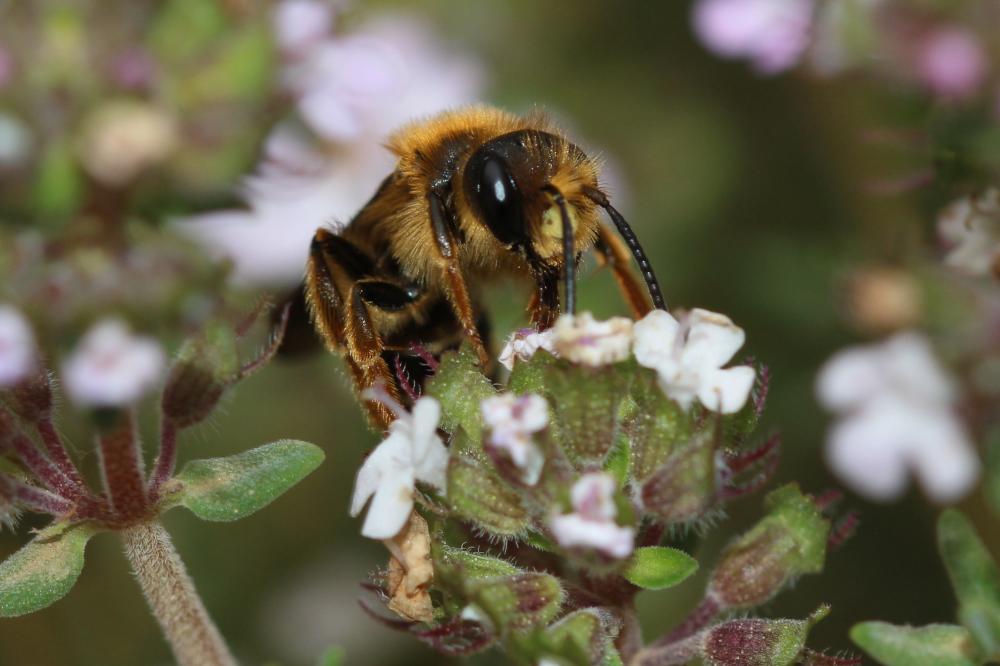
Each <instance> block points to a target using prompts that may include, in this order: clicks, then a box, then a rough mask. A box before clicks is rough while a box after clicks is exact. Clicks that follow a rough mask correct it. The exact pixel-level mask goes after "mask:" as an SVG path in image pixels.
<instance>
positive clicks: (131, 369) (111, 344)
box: [62, 319, 166, 407]
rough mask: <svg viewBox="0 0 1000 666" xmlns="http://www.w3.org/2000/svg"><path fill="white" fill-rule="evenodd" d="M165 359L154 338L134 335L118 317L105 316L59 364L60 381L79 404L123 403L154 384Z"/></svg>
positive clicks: (129, 402)
mask: <svg viewBox="0 0 1000 666" xmlns="http://www.w3.org/2000/svg"><path fill="white" fill-rule="evenodd" d="M165 362H166V357H165V355H164V353H163V349H162V348H161V347H160V344H159V343H158V342H157V341H156V340H154V339H153V338H149V337H143V336H136V335H133V334H132V332H131V331H130V330H129V328H128V326H127V325H126V324H125V322H123V321H121V320H119V319H105V320H103V321H100V322H98V323H97V324H95V325H94V326H93V327H92V328H91V329H90V330H89V331H88V332H87V334H86V335H85V336H84V337H83V339H82V340H81V341H80V343H79V345H78V346H77V348H76V349H75V350H74V351H73V353H72V354H71V355H70V356H69V358H67V359H66V361H65V362H64V363H63V364H62V378H63V385H64V386H65V388H66V395H68V396H69V398H70V400H72V401H73V402H75V403H76V404H78V405H80V406H82V407H125V406H128V405H131V404H133V403H135V402H136V401H137V400H139V399H140V398H141V397H142V396H143V395H144V394H145V393H146V392H147V391H149V390H150V389H151V388H153V386H154V385H155V384H156V383H157V382H158V381H159V379H160V376H161V374H162V373H163V368H164V365H165Z"/></svg>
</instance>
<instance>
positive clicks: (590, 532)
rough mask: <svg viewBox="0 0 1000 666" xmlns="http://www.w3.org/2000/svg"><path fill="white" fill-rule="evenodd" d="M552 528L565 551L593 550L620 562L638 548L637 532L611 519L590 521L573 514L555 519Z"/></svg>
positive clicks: (551, 523) (552, 521)
mask: <svg viewBox="0 0 1000 666" xmlns="http://www.w3.org/2000/svg"><path fill="white" fill-rule="evenodd" d="M550 527H551V528H552V535H553V536H554V537H555V539H556V542H558V543H559V545H560V546H562V547H563V548H592V549H594V550H598V551H600V552H602V553H604V554H605V555H608V556H610V557H615V558H619V559H621V558H625V557H628V556H629V555H630V554H631V553H632V549H633V547H634V546H635V530H634V529H632V528H631V527H621V526H620V525H618V524H617V523H615V522H614V521H610V520H609V521H595V520H587V519H586V518H584V517H582V516H580V515H579V514H575V513H570V514H565V515H560V516H555V517H553V518H552V520H551V522H550Z"/></svg>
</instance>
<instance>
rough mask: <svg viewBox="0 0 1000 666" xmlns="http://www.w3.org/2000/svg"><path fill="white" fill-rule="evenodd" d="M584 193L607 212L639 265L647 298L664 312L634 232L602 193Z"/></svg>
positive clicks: (592, 189) (588, 191) (662, 302)
mask: <svg viewBox="0 0 1000 666" xmlns="http://www.w3.org/2000/svg"><path fill="white" fill-rule="evenodd" d="M584 193H585V194H586V195H587V197H589V198H590V200H591V201H593V202H594V203H596V204H597V205H598V206H600V207H601V208H603V209H604V210H605V211H607V213H608V216H609V217H610V218H611V221H612V222H614V223H615V227H617V229H618V233H619V234H621V237H622V238H623V239H624V240H625V244H626V245H628V249H629V250H631V251H632V256H633V257H635V262H636V263H637V264H639V270H640V271H641V272H642V278H643V279H644V280H645V281H646V288H647V289H649V297H650V298H652V299H653V307H654V308H656V309H658V310H666V309H667V304H666V302H665V301H664V300H663V292H661V291H660V283H659V282H657V281H656V274H655V273H654V272H653V266H652V264H650V263H649V259H648V258H647V257H646V252H645V251H644V250H643V249H642V245H640V244H639V239H638V238H637V237H636V235H635V232H634V231H632V227H630V226H629V224H628V222H626V221H625V218H624V217H623V216H622V214H621V213H619V212H618V211H617V210H616V209H615V207H614V206H612V205H611V202H610V201H608V197H607V195H605V194H604V192H601V191H600V190H598V189H595V188H592V187H588V188H586V189H585V190H584Z"/></svg>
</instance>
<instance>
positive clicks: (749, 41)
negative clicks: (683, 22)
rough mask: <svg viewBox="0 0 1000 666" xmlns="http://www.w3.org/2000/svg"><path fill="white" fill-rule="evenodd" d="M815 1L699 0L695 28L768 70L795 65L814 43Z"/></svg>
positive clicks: (711, 42) (730, 53)
mask: <svg viewBox="0 0 1000 666" xmlns="http://www.w3.org/2000/svg"><path fill="white" fill-rule="evenodd" d="M814 5H815V2H814V0H698V2H697V4H696V5H695V7H694V15H693V22H694V29H695V32H696V33H697V34H698V37H699V38H700V39H701V41H702V42H703V43H704V44H705V46H707V47H708V48H709V49H710V50H711V51H714V52H715V53H716V54H718V55H720V56H723V57H725V58H745V59H747V60H749V61H750V62H751V63H753V65H754V67H755V68H756V70H757V71H758V72H761V73H762V74H776V73H778V72H781V71H784V70H786V69H790V68H791V67H793V66H795V64H796V63H797V62H798V61H799V59H800V58H801V57H802V54H803V53H804V52H805V50H806V47H807V46H808V45H809V37H810V31H811V27H812V21H813V13H814V11H815V6H814Z"/></svg>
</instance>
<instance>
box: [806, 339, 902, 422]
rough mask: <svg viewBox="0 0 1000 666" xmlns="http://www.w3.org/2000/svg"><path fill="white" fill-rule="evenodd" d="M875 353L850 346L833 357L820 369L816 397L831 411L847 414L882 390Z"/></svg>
mask: <svg viewBox="0 0 1000 666" xmlns="http://www.w3.org/2000/svg"><path fill="white" fill-rule="evenodd" d="M885 387H886V377H885V376H884V375H883V373H882V372H880V369H879V363H878V352H877V351H875V350H874V349H872V348H869V347H851V348H848V349H845V350H843V351H840V352H837V353H836V354H834V355H833V356H832V357H831V358H830V359H829V360H828V361H827V362H826V363H824V364H823V367H822V368H820V371H819V376H818V377H817V379H816V397H817V398H818V399H819V402H820V404H821V405H823V406H824V407H826V408H827V409H829V410H833V411H847V410H849V409H853V408H855V407H858V406H860V405H862V404H864V403H865V401H867V400H868V399H869V398H870V397H872V396H874V395H875V394H877V393H879V392H881V391H883V390H885Z"/></svg>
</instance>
